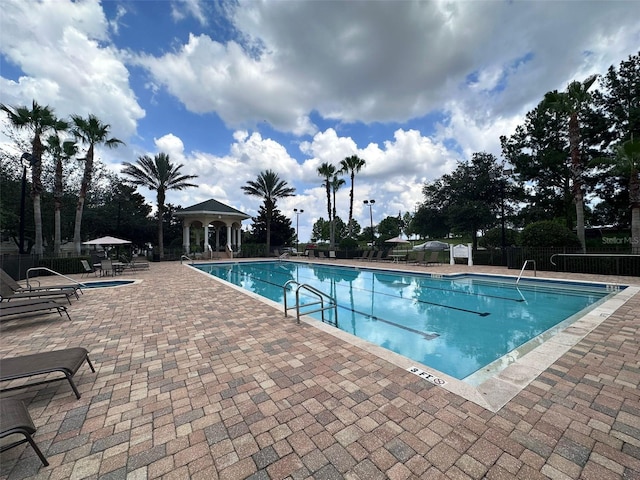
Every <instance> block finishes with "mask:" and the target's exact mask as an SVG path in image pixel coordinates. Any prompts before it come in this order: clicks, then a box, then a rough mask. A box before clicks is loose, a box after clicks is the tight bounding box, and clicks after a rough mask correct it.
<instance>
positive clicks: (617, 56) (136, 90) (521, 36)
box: [0, 0, 640, 240]
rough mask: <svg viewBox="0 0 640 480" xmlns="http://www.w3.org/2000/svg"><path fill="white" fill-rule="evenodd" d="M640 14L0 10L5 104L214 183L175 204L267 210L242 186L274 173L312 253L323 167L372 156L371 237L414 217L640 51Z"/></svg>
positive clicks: (314, 0)
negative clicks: (86, 122)
mask: <svg viewBox="0 0 640 480" xmlns="http://www.w3.org/2000/svg"><path fill="white" fill-rule="evenodd" d="M638 18H640V2H638V1H620V2H617V1H595V0H592V1H541V0H540V1H531V2H528V1H481V0H480V1H466V2H462V1H421V2H412V1H403V0H397V1H391V0H389V1H384V0H380V1H347V0H344V1H337V0H336V1H330V0H329V1H319V0H308V1H305V0H299V1H295V0H286V1H285V0H274V1H259V0H248V1H245V0H238V1H225V0H222V1H216V2H213V1H205V0H183V1H178V0H162V1H155V0H138V1H130V0H126V1H118V0H109V1H103V2H99V1H97V0H86V1H83V0H78V1H75V2H72V1H68V0H48V1H35V0H2V4H1V11H0V32H1V33H0V102H2V103H4V104H9V105H14V106H15V105H30V104H31V101H32V100H33V99H35V100H36V101H37V102H38V103H40V104H42V105H49V106H50V107H52V108H54V110H55V113H56V114H57V115H58V116H60V117H64V116H67V115H69V114H71V113H75V114H80V115H83V116H86V115H87V114H89V113H92V114H95V115H96V116H98V117H99V118H100V119H101V120H102V121H103V122H105V123H108V124H110V125H111V129H112V133H113V135H114V136H116V137H117V138H119V139H121V140H123V141H124V142H126V147H122V148H119V149H117V150H105V149H101V150H99V151H98V156H99V157H100V159H101V160H102V161H103V162H104V163H106V164H107V165H108V166H109V167H110V168H112V169H113V170H115V171H119V170H120V169H121V162H123V161H130V162H133V161H135V160H136V159H137V158H138V157H139V156H141V155H145V154H148V155H155V154H157V153H158V152H165V153H168V154H169V155H170V157H171V159H172V160H173V161H174V162H176V163H182V164H184V168H183V171H184V172H185V173H189V174H195V175H198V177H199V178H198V180H197V183H198V184H199V186H198V188H197V189H190V190H186V191H182V192H172V193H170V194H169V195H168V202H170V203H174V204H179V205H182V206H184V207H186V206H189V205H192V204H194V203H197V202H200V201H204V200H207V199H209V198H215V199H217V200H219V201H222V202H224V203H227V204H229V205H231V206H234V207H236V208H238V209H240V210H243V211H245V212H247V213H248V214H250V215H254V214H255V213H256V210H257V208H258V206H259V203H260V201H259V199H255V198H252V197H247V196H245V195H244V194H243V193H242V191H241V188H240V187H241V186H242V185H244V184H245V183H246V182H247V181H248V180H253V179H255V178H256V176H257V174H258V173H259V172H260V171H263V170H266V169H272V170H274V171H276V172H277V173H278V174H279V175H280V176H281V177H282V178H283V179H285V180H286V181H287V182H289V184H291V185H292V186H295V188H296V193H297V194H296V196H295V197H291V198H287V199H283V200H281V201H280V202H279V207H280V209H281V210H282V212H283V213H284V214H285V215H291V216H292V218H293V220H294V225H295V216H294V214H293V209H294V208H298V209H304V213H303V214H302V215H301V216H300V218H299V220H300V238H301V239H302V240H307V239H308V238H309V236H310V232H311V225H312V224H313V222H314V221H315V220H316V219H317V218H318V217H320V216H323V215H324V217H325V218H326V199H325V198H326V197H325V193H324V189H323V188H322V187H321V182H322V180H321V179H320V178H319V177H318V175H317V173H316V170H317V168H318V166H319V165H320V164H321V163H322V162H331V163H334V164H336V165H337V164H338V163H339V162H340V160H342V159H343V158H345V157H346V156H350V155H354V154H356V155H358V156H360V157H361V158H363V159H365V161H366V167H365V168H364V169H363V170H362V171H361V173H360V174H358V175H357V177H356V190H355V198H356V201H355V205H354V209H355V211H354V215H355V217H356V219H357V220H358V221H359V222H360V224H361V225H362V226H367V225H368V224H369V210H368V208H366V210H365V207H364V205H363V204H362V200H364V199H375V200H376V203H375V207H374V209H373V217H374V223H377V222H378V221H379V220H380V219H382V218H384V217H386V216H387V215H397V214H398V212H399V211H402V212H406V211H413V210H414V209H415V206H416V204H417V203H418V202H420V201H421V187H422V185H423V184H424V183H425V182H426V181H430V180H433V179H435V178H438V177H440V176H441V175H442V174H444V173H447V172H449V171H451V170H452V169H453V168H455V165H456V162H457V161H459V160H464V159H468V158H469V157H470V156H471V154H472V153H473V152H479V151H486V152H490V153H494V154H495V155H496V156H499V155H500V144H499V137H500V135H510V134H511V133H513V130H514V128H515V126H516V125H518V124H519V123H522V120H523V117H524V114H525V113H526V112H527V111H528V110H530V109H531V108H533V107H534V106H535V105H536V104H537V103H538V102H539V101H540V100H541V99H542V97H543V95H544V93H545V92H547V91H549V90H554V89H558V90H563V89H564V88H565V87H566V85H567V84H568V83H569V82H570V81H573V80H583V79H585V78H586V77H588V76H589V75H591V74H593V73H605V72H606V69H607V68H608V67H609V66H610V65H614V66H616V67H617V66H618V65H619V63H620V61H622V60H625V59H627V58H628V57H629V56H630V55H632V54H635V53H637V52H638V46H639V45H640V22H638ZM2 121H4V118H3V120H2ZM348 186H349V182H348V181H347V185H346V186H345V187H344V188H343V189H342V190H340V191H339V192H338V202H337V203H338V215H339V216H340V217H342V218H343V219H344V220H346V219H347V217H348V195H349V188H348ZM142 193H143V194H145V196H147V198H148V199H149V201H150V202H152V203H155V195H154V193H150V192H147V191H142Z"/></svg>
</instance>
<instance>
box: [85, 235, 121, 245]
mask: <svg viewBox="0 0 640 480" xmlns="http://www.w3.org/2000/svg"><path fill="white" fill-rule="evenodd" d="M129 243H131V242H130V241H129V240H122V239H121V238H116V237H110V236H106V237H100V238H96V239H94V240H89V241H88V242H82V244H83V245H127V244H129Z"/></svg>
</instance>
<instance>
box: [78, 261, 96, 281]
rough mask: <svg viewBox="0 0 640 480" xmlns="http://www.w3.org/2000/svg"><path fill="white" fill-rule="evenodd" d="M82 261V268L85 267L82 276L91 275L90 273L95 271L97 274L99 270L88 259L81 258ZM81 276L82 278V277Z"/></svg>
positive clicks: (94, 273) (94, 274)
mask: <svg viewBox="0 0 640 480" xmlns="http://www.w3.org/2000/svg"><path fill="white" fill-rule="evenodd" d="M80 263H81V264H82V268H83V270H84V271H83V272H82V277H84V276H85V275H86V276H89V274H91V273H93V276H94V277H95V276H97V275H98V272H97V271H96V269H95V268H93V267H92V266H91V265H89V262H87V261H86V260H80ZM82 277H81V278H82Z"/></svg>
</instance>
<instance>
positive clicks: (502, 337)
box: [196, 262, 611, 379]
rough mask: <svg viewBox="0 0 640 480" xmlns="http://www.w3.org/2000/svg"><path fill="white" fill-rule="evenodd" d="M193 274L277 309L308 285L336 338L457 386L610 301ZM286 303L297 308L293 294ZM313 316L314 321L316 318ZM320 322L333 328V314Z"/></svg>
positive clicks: (415, 281) (469, 283)
mask: <svg viewBox="0 0 640 480" xmlns="http://www.w3.org/2000/svg"><path fill="white" fill-rule="evenodd" d="M196 268H198V269H200V270H203V271H204V272H208V273H210V274H211V275H214V276H216V277H219V278H221V279H223V280H226V281H227V282H230V283H232V284H234V285H237V286H239V287H242V288H244V289H246V290H248V291H251V292H254V293H256V294H258V295H261V296H263V297H265V298H268V299H270V300H273V301H275V302H279V303H281V304H283V301H284V290H283V288H282V286H283V285H284V284H285V283H286V282H287V281H289V280H295V281H296V282H298V283H299V284H308V285H311V286H312V287H315V288H316V289H318V290H320V291H322V292H324V293H326V294H328V295H330V296H332V297H334V298H335V299H336V301H337V304H338V314H337V316H338V319H337V320H338V321H337V324H338V325H337V326H338V328H340V329H341V330H344V331H346V332H349V333H351V334H353V335H356V336H357V337H360V338H363V339H365V340H367V341H369V342H372V343H374V344H377V345H379V346H382V347H384V348H387V349H389V350H392V351H394V352H396V353H399V354H401V355H404V356H406V357H408V358H411V359H413V360H415V361H418V362H420V363H422V364H425V365H428V366H430V367H433V368H435V369H437V370H439V371H441V372H444V373H446V374H448V375H450V376H452V377H455V378H458V379H464V378H465V377H468V376H469V375H471V374H473V373H474V372H476V371H477V370H479V369H481V368H483V367H485V366H486V365H489V364H490V363H492V362H494V361H495V360H497V359H499V358H501V357H502V356H504V355H506V354H507V353H509V352H510V351H512V350H514V349H515V348H518V347H519V346H521V345H522V344H524V343H526V342H527V341H529V340H531V339H532V338H534V337H536V336H538V335H540V334H541V333H543V332H545V331H547V330H548V329H550V328H552V327H554V326H556V325H557V324H559V323H561V322H563V321H564V320H566V319H568V318H569V317H572V316H574V315H576V314H577V313H579V312H583V311H584V310H585V309H588V308H589V307H593V306H595V304H598V303H600V301H601V300H603V299H604V298H605V297H607V296H608V295H611V291H608V290H607V288H606V286H605V285H598V284H578V283H571V282H555V281H548V280H540V281H533V280H531V279H526V281H525V280H524V279H523V280H522V281H521V282H520V284H519V285H517V286H516V285H515V281H514V280H513V279H510V278H509V277H491V276H481V275H455V276H442V275H433V276H432V275H429V274H419V273H416V274H409V273H405V272H389V271H381V270H369V269H364V268H354V267H337V266H329V265H318V264H310V263H301V262H250V263H227V264H220V263H216V264H201V265H196ZM302 295H303V291H302V290H301V299H302V298H303V297H302ZM306 301H309V302H310V301H312V299H311V298H310V297H306ZM287 302H288V304H289V305H290V306H291V305H295V294H294V292H293V290H291V291H289V292H288V293H287ZM301 303H304V300H303V302H301ZM583 313H584V312H583ZM294 315H295V313H294ZM311 316H313V317H314V318H318V319H319V318H320V314H319V313H316V314H312V315H311ZM325 318H328V319H329V320H331V322H333V321H334V320H335V319H334V314H333V312H332V311H328V312H325Z"/></svg>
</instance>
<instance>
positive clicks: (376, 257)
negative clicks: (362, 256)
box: [369, 250, 384, 262]
mask: <svg viewBox="0 0 640 480" xmlns="http://www.w3.org/2000/svg"><path fill="white" fill-rule="evenodd" d="M383 253H384V252H383V251H382V250H376V253H375V254H374V255H371V256H370V257H369V261H371V262H382V261H383V260H384V258H382V254H383Z"/></svg>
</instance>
